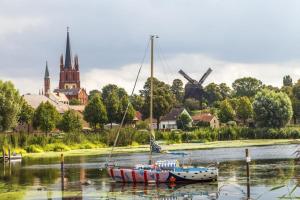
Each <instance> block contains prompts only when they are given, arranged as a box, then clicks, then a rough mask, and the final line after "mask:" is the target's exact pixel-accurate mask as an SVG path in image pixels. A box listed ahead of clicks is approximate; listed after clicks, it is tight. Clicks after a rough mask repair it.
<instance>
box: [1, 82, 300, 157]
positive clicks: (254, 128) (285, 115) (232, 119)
mask: <svg viewBox="0 0 300 200" xmlns="http://www.w3.org/2000/svg"><path fill="white" fill-rule="evenodd" d="M153 82H154V86H153V87H154V90H153V103H154V104H153V106H154V107H153V111H154V113H153V116H154V118H155V119H156V122H157V123H156V125H157V128H158V127H159V123H160V121H161V118H162V116H163V115H165V114H166V113H168V112H169V111H170V109H172V108H174V107H185V108H186V109H187V110H188V112H189V113H190V115H193V114H197V113H211V114H212V115H215V116H217V118H218V119H219V120H220V122H221V126H220V128H211V127H210V126H209V123H197V124H193V126H189V124H190V123H191V118H189V117H188V116H184V115H183V116H178V119H177V125H178V126H177V127H178V128H179V129H177V130H172V131H171V130H163V131H162V130H157V131H156V139H157V140H159V141H162V142H163V143H165V144H175V143H201V144H202V143H207V142H213V141H229V140H248V139H297V138H300V127H299V126H298V124H297V122H298V121H297V120H298V117H299V116H300V114H299V113H300V112H298V111H299V110H300V109H299V108H298V107H299V105H300V104H299V102H300V100H299V99H300V82H297V83H296V84H293V82H292V80H291V78H290V77H289V76H285V77H284V79H283V84H284V85H283V87H282V88H276V87H272V86H266V85H263V83H262V82H261V81H259V80H257V79H255V78H251V77H245V78H241V79H237V80H235V81H234V82H233V84H232V89H231V88H230V87H228V86H227V85H226V84H225V83H221V84H215V83H210V84H208V85H207V86H206V87H204V88H203V90H201V91H188V90H189V87H185V88H183V83H182V81H181V80H179V79H175V80H174V81H173V84H172V85H171V86H170V85H168V84H166V83H164V82H163V81H160V80H158V79H154V80H153ZM200 93H201V95H203V96H202V98H201V101H200V102H199V99H196V98H197V95H199V94H200ZM149 95H150V80H149V79H148V80H147V81H146V83H145V85H144V88H143V89H142V90H140V94H135V95H133V96H129V95H128V94H127V93H126V91H125V90H124V89H123V88H120V87H118V86H116V85H113V84H109V85H106V86H104V87H103V88H102V90H101V91H99V90H92V91H91V93H90V96H89V102H88V104H87V105H86V106H85V109H84V110H83V111H82V113H80V112H77V111H74V110H69V111H66V112H64V113H59V112H58V110H57V109H56V108H55V107H54V106H53V105H52V104H51V103H49V102H43V103H41V104H40V105H39V106H38V107H37V108H36V109H33V108H32V107H31V106H30V105H29V104H28V103H27V102H26V101H25V100H24V99H23V98H22V97H21V96H20V95H19V93H18V91H17V89H15V88H14V86H13V84H12V83H11V82H2V81H0V131H1V132H3V133H1V134H0V145H1V147H4V148H8V147H11V148H14V151H16V152H23V153H25V152H27V153H34V152H36V153H39V152H50V151H54V152H60V151H69V150H73V149H93V148H103V147H109V146H112V145H113V143H114V139H115V138H116V134H117V129H116V128H113V124H120V122H121V121H122V116H123V114H124V112H125V110H126V109H127V110H128V112H127V115H126V116H125V118H124V122H125V127H124V128H122V129H121V134H120V137H119V141H118V143H117V146H137V145H144V144H147V143H148V142H149V134H148V132H147V129H148V121H147V118H148V116H149V109H148V108H149V98H150V97H149ZM193 95H194V97H193ZM129 102H130V103H129ZM128 105H129V106H128ZM127 106H128V108H127ZM199 106H200V107H199ZM136 111H140V113H142V117H143V119H142V120H141V119H139V121H138V122H137V123H133V119H134V117H135V112H136ZM298 115H299V116H298ZM292 118H293V120H292ZM84 122H88V123H89V125H90V129H88V130H87V129H85V130H83V123H84ZM20 125H25V126H27V130H26V129H25V130H24V129H19V128H18V127H19V126H20ZM105 125H106V126H105ZM291 125H293V126H291ZM32 128H33V129H32Z"/></svg>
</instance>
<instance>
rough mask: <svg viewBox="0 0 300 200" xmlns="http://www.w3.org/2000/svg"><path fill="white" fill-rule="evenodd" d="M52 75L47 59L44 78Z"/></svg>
mask: <svg viewBox="0 0 300 200" xmlns="http://www.w3.org/2000/svg"><path fill="white" fill-rule="evenodd" d="M49 77H50V75H49V70H48V61H46V69H45V76H44V78H49Z"/></svg>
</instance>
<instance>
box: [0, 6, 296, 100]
mask: <svg viewBox="0 0 300 200" xmlns="http://www.w3.org/2000/svg"><path fill="white" fill-rule="evenodd" d="M299 19H300V1H297V0H295V1H292V0H264V1H261V0H243V1H241V0H193V1H192V0H89V1H83V0H80V1H79V0H68V1H67V0H43V1H38V0H26V1H24V0H0V80H11V81H12V82H13V83H14V84H15V86H16V88H18V89H19V90H20V93H22V94H24V93H38V91H39V89H41V88H42V87H43V76H44V71H45V63H46V61H48V65H49V71H50V76H51V89H55V88H57V87H58V75H59V58H60V55H61V54H65V43H66V31H67V27H68V26H69V27H70V38H71V48H72V54H73V55H75V54H77V55H78V56H79V65H80V72H81V85H82V87H83V88H86V89H87V90H88V91H90V90H92V89H101V88H102V87H103V86H104V85H106V84H109V83H112V84H117V85H119V86H121V87H124V88H125V89H126V90H127V91H128V92H130V91H131V89H132V87H133V84H134V80H135V77H136V75H137V72H138V69H139V66H140V65H141V63H142V60H143V56H144V55H146V57H145V60H144V62H143V65H142V66H143V67H142V73H141V76H140V80H139V82H138V85H137V91H138V89H141V88H142V87H143V84H144V81H145V80H146V77H147V76H149V57H150V55H149V54H150V52H149V48H147V47H148V43H149V36H150V35H151V34H157V35H159V38H158V39H155V41H154V46H155V54H154V58H155V70H154V71H155V72H154V75H155V76H156V77H157V78H159V79H161V80H163V81H165V82H167V83H169V84H171V83H172V80H173V79H175V78H180V79H181V80H183V81H184V82H185V80H184V78H182V77H181V75H180V74H178V70H179V69H183V70H184V71H185V72H186V73H187V74H189V75H190V76H191V77H192V78H194V79H197V80H199V79H200V77H201V76H202V74H203V73H204V72H205V71H206V70H207V68H209V67H210V68H212V69H213V72H212V73H211V75H210V76H209V77H208V79H207V80H206V81H205V83H204V85H207V84H209V83H210V82H216V83H222V82H225V83H227V84H228V85H231V84H232V82H233V81H234V80H235V79H237V78H242V77H247V76H252V77H256V78H258V79H260V80H262V81H263V83H265V84H268V85H269V84H272V85H274V86H278V87H280V86H281V85H282V78H283V76H284V75H291V77H292V78H293V80H294V81H297V80H298V79H300V23H299ZM145 52H146V54H145Z"/></svg>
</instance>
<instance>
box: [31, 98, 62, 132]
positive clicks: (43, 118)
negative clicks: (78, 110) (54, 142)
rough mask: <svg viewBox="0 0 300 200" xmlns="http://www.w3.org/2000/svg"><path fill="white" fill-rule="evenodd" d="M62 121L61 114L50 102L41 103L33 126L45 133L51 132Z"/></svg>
mask: <svg viewBox="0 0 300 200" xmlns="http://www.w3.org/2000/svg"><path fill="white" fill-rule="evenodd" d="M59 120H60V114H59V113H58V112H57V110H56V108H55V107H54V106H53V105H52V104H50V103H49V102H48V101H47V102H46V103H43V102H42V103H41V104H40V105H39V106H38V107H37V109H36V110H35V112H34V116H33V126H34V127H35V128H39V129H41V130H42V131H44V132H45V133H49V132H51V131H52V130H53V129H54V128H55V127H56V125H57V123H58V122H59Z"/></svg>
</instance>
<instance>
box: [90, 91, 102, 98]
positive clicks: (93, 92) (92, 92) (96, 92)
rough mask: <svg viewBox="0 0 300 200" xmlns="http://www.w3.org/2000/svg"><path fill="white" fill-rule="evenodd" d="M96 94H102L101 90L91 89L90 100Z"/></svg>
mask: <svg viewBox="0 0 300 200" xmlns="http://www.w3.org/2000/svg"><path fill="white" fill-rule="evenodd" d="M94 94H99V95H100V96H101V92H100V91H99V90H91V91H90V92H89V97H88V98H89V100H91V99H92V97H93V95H94Z"/></svg>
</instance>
